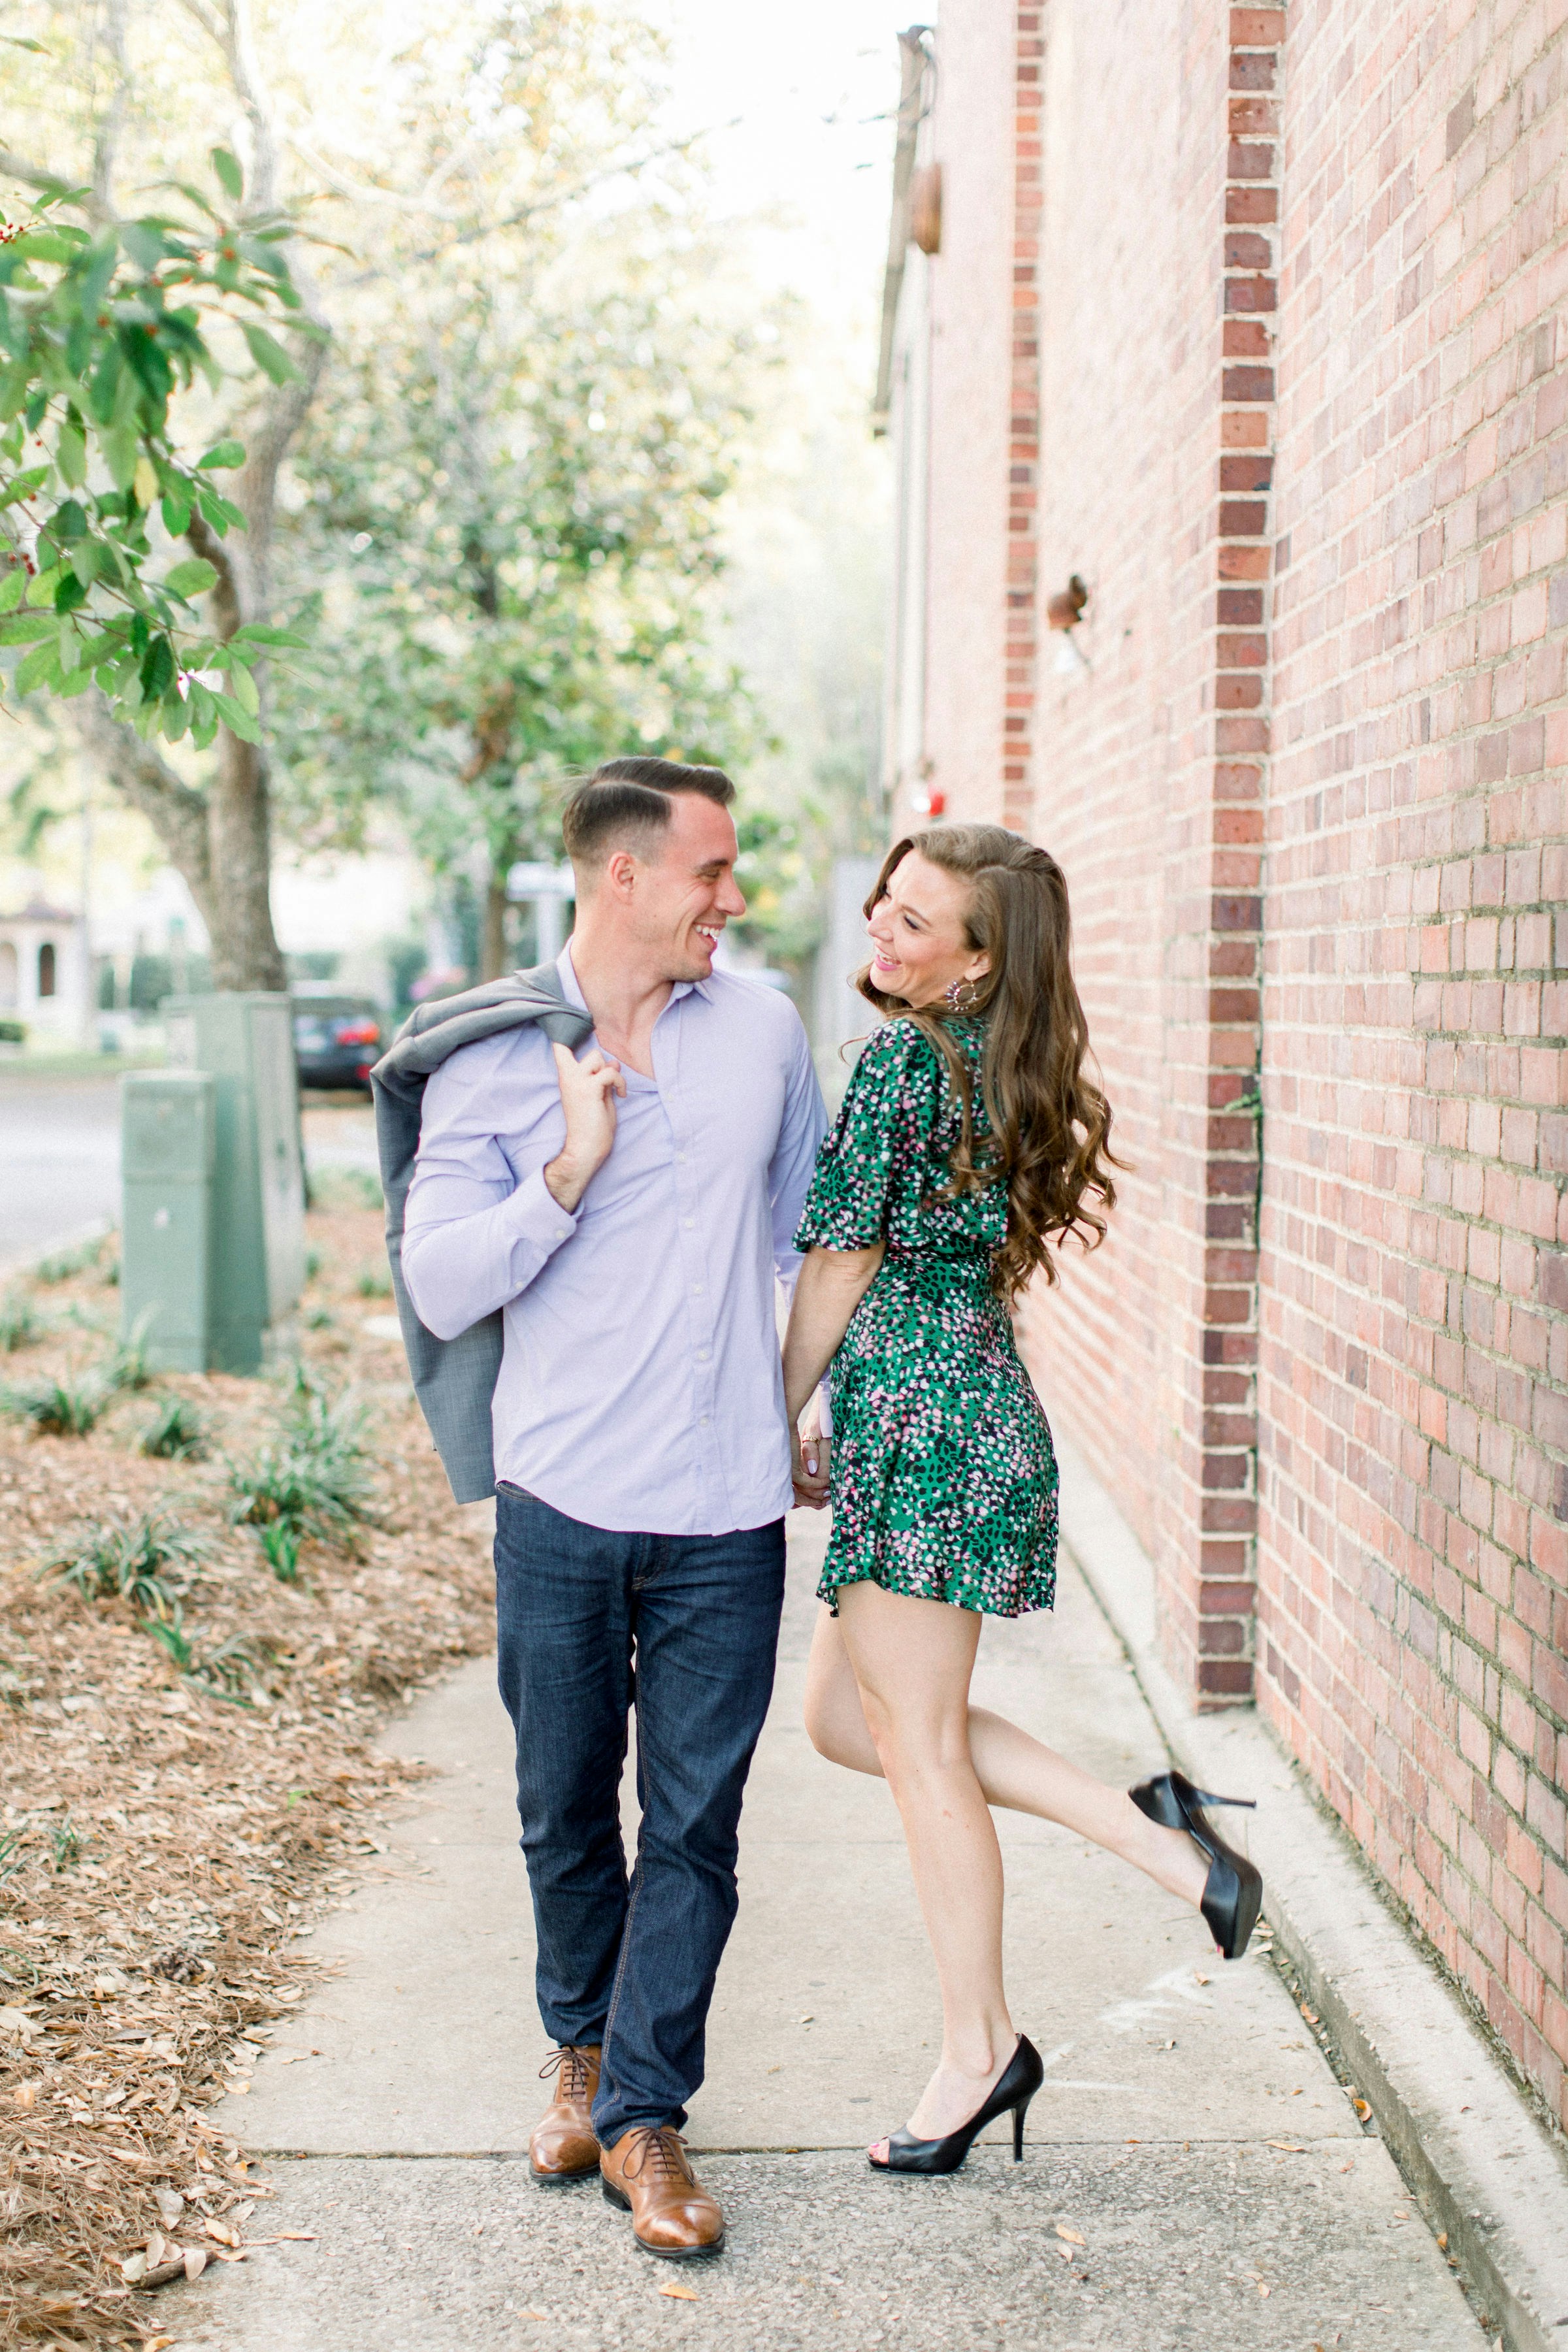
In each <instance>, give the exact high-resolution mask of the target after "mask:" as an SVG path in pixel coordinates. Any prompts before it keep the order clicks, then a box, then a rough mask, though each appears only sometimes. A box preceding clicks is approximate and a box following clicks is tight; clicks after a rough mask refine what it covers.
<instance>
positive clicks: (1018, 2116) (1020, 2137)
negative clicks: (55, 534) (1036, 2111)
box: [1013, 2091, 1034, 2164]
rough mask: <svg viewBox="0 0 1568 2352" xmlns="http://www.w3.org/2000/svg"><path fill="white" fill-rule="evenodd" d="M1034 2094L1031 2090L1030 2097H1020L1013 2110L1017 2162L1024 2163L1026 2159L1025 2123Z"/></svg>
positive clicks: (1015, 2161)
mask: <svg viewBox="0 0 1568 2352" xmlns="http://www.w3.org/2000/svg"><path fill="white" fill-rule="evenodd" d="M1033 2100H1034V2093H1033V2092H1032V2091H1031V2092H1030V2094H1029V2096H1028V2098H1026V2099H1020V2100H1019V2102H1018V2104H1017V2105H1016V2107H1015V2108H1014V2110H1013V2161H1014V2163H1015V2164H1022V2163H1023V2161H1024V2123H1025V2119H1026V2116H1027V2115H1028V2112H1029V2108H1030V2105H1031V2104H1032V2103H1033Z"/></svg>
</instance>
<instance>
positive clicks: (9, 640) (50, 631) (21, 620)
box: [0, 613, 58, 646]
mask: <svg viewBox="0 0 1568 2352" xmlns="http://www.w3.org/2000/svg"><path fill="white" fill-rule="evenodd" d="M57 626H58V624H57V622H56V620H55V617H54V614H52V613H18V614H16V616H15V618H14V619H12V620H8V621H0V646H30V645H32V644H33V643H34V642H35V640H36V639H37V638H40V637H52V636H53V635H54V634H55V630H56V627H57Z"/></svg>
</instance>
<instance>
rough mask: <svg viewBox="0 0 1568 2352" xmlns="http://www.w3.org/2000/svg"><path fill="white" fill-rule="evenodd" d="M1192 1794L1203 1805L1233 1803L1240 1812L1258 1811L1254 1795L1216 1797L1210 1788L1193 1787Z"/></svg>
mask: <svg viewBox="0 0 1568 2352" xmlns="http://www.w3.org/2000/svg"><path fill="white" fill-rule="evenodd" d="M1193 1795H1194V1799H1195V1800H1196V1801H1197V1802H1198V1803H1199V1804H1200V1805H1203V1806H1205V1807H1207V1806H1210V1805H1234V1806H1236V1807H1237V1809H1238V1810H1239V1811H1242V1812H1247V1813H1255V1812H1256V1811H1258V1800H1257V1798H1256V1797H1216V1796H1215V1792H1214V1790H1212V1789H1194V1791H1193Z"/></svg>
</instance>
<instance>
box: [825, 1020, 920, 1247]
mask: <svg viewBox="0 0 1568 2352" xmlns="http://www.w3.org/2000/svg"><path fill="white" fill-rule="evenodd" d="M940 1108H941V1081H940V1076H939V1074H938V1070H937V1065H936V1056H935V1055H934V1054H933V1052H932V1051H931V1046H930V1045H928V1044H927V1042H926V1040H925V1038H924V1037H923V1036H922V1035H921V1032H920V1031H919V1030H918V1029H917V1028H916V1027H915V1025H914V1024H913V1022H911V1021H901V1020H900V1021H889V1023H888V1024H887V1026H886V1027H885V1028H883V1029H879V1031H878V1032H877V1034H876V1035H875V1036H874V1037H872V1038H871V1039H870V1041H869V1042H868V1045H867V1046H866V1048H865V1051H864V1052H863V1053H862V1055H861V1056H860V1059H859V1061H858V1063H857V1065H856V1068H855V1075H854V1076H853V1077H852V1078H851V1079H850V1081H849V1091H848V1093H847V1095H846V1096H845V1097H844V1102H843V1106H842V1108H840V1110H839V1113H838V1117H837V1119H836V1120H835V1121H834V1123H833V1127H832V1129H831V1131H830V1133H829V1134H828V1136H827V1139H826V1142H825V1143H824V1144H823V1147H822V1150H821V1151H820V1152H819V1153H818V1155H817V1161H816V1174H815V1176H813V1178H812V1180H811V1190H810V1192H808V1193H807V1194H806V1200H805V1209H804V1210H803V1212H802V1213H801V1220H800V1225H799V1229H798V1231H797V1232H796V1234H795V1247H796V1249H799V1250H807V1249H834V1250H860V1249H871V1248H874V1247H875V1245H876V1244H877V1243H878V1242H879V1241H881V1240H883V1239H884V1238H885V1236H886V1234H887V1228H888V1198H889V1192H890V1190H891V1187H892V1184H893V1180H894V1178H895V1176H896V1175H897V1174H898V1173H899V1171H900V1170H901V1169H905V1168H909V1167H911V1166H914V1165H918V1164H920V1163H921V1162H922V1161H923V1160H924V1156H925V1147H926V1143H927V1140H928V1139H929V1137H930V1135H931V1127H932V1124H933V1122H934V1121H935V1118H936V1117H937V1113H938V1111H939V1109H940Z"/></svg>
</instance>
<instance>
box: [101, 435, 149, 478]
mask: <svg viewBox="0 0 1568 2352" xmlns="http://www.w3.org/2000/svg"><path fill="white" fill-rule="evenodd" d="M98 438H99V446H100V448H101V449H102V451H103V456H104V462H105V464H106V465H107V466H108V467H109V470H110V474H111V475H112V476H113V478H114V487H115V488H116V489H117V490H128V489H129V488H131V485H132V482H133V481H134V480H135V478H136V460H137V458H138V457H140V456H141V454H142V445H141V436H139V435H138V433H137V430H136V427H135V425H134V424H133V423H132V424H125V425H110V428H109V430H108V431H107V433H100V435H99V436H98Z"/></svg>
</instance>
